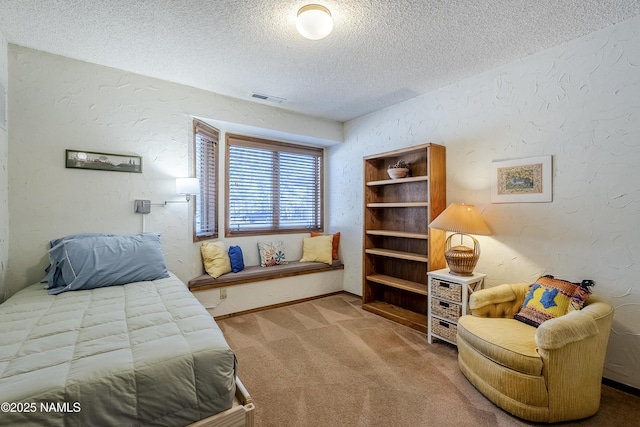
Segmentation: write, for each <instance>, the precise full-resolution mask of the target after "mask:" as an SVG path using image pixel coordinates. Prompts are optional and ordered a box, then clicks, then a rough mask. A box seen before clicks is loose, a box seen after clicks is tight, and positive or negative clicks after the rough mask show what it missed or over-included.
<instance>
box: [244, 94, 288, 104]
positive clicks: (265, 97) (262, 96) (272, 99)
mask: <svg viewBox="0 0 640 427" xmlns="http://www.w3.org/2000/svg"><path fill="white" fill-rule="evenodd" d="M251 97H252V98H256V99H261V100H263V101H269V102H275V103H276V104H282V103H283V102H284V101H286V99H284V98H278V97H277V96H271V95H265V94H262V93H252V94H251Z"/></svg>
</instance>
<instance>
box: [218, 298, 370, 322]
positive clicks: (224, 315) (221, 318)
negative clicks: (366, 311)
mask: <svg viewBox="0 0 640 427" xmlns="http://www.w3.org/2000/svg"><path fill="white" fill-rule="evenodd" d="M339 294H348V295H352V296H355V297H358V298H360V296H359V295H355V294H352V293H351V292H347V291H336V292H330V293H328V294H322V295H316V296H313V297H307V298H300V299H296V300H292V301H287V302H281V303H278V304H271V305H265V306H264V307H256V308H252V309H249V310H243V311H237V312H235V313H229V314H223V315H220V316H215V317H214V318H213V319H214V320H223V319H228V318H230V317H235V316H241V315H243V314H249V313H257V312H259V311H265V310H271V309H272V308H279V307H286V306H288V305H294V304H300V303H301V302H307V301H313V300H315V299H320V298H325V297H330V296H332V295H339Z"/></svg>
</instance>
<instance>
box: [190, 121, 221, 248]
mask: <svg viewBox="0 0 640 427" xmlns="http://www.w3.org/2000/svg"><path fill="white" fill-rule="evenodd" d="M219 135H220V133H219V132H218V130H217V129H215V128H212V127H211V126H209V125H207V124H206V123H203V122H201V121H199V120H194V121H193V143H194V149H193V152H194V156H193V157H194V162H193V163H194V167H195V174H196V177H197V178H198V179H199V180H200V195H199V196H196V198H195V211H194V219H193V241H194V242H197V241H199V240H205V239H214V238H216V237H218V210H217V203H216V202H217V191H216V187H217V180H216V168H217V165H218V138H219Z"/></svg>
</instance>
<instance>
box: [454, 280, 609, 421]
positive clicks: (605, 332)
mask: <svg viewBox="0 0 640 427" xmlns="http://www.w3.org/2000/svg"><path fill="white" fill-rule="evenodd" d="M527 288H528V284H527V283H519V284H511V285H500V286H496V287H493V288H488V289H483V290H480V291H477V292H474V293H473V294H472V295H471V298H470V300H469V309H470V310H471V314H470V315H466V316H462V317H461V318H460V319H459V322H458V331H457V343H458V362H459V365H460V369H461V370H462V372H463V374H464V375H465V376H466V377H467V379H469V381H470V382H471V383H472V384H473V385H474V386H475V387H476V388H477V389H478V390H479V391H480V392H481V393H482V394H484V395H485V396H486V397H487V398H488V399H489V400H491V401H492V402H493V403H495V404H496V405H498V406H499V407H501V408H503V409H504V410H506V411H507V412H510V413H511V414H513V415H515V416H517V417H519V418H523V419H525V420H529V421H534V422H557V421H567V420H575V419H579V418H585V417H588V416H591V415H593V414H595V413H596V412H597V411H598V408H599V406H600V392H601V382H602V370H603V365H604V358H605V353H606V349H607V342H608V339H609V331H610V329H611V322H612V318H613V307H612V306H611V305H610V304H609V303H607V302H606V301H604V300H603V299H601V298H598V297H597V296H595V295H591V296H590V298H589V299H588V301H587V303H586V304H585V305H584V307H583V308H582V309H581V310H575V311H571V312H569V313H567V314H565V315H563V316H560V317H557V318H555V319H550V320H547V321H545V322H544V323H542V324H541V325H540V326H539V327H538V328H536V327H534V326H530V325H527V324H525V323H522V322H520V321H518V320H515V319H513V316H514V315H515V314H516V313H517V312H518V310H519V308H520V307H521V306H522V303H523V301H524V298H525V296H526V294H527Z"/></svg>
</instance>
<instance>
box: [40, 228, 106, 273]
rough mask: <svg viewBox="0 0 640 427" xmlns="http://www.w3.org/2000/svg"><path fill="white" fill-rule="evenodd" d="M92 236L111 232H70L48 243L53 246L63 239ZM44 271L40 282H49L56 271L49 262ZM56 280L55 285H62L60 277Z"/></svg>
mask: <svg viewBox="0 0 640 427" xmlns="http://www.w3.org/2000/svg"><path fill="white" fill-rule="evenodd" d="M94 236H113V234H102V233H80V234H70V235H68V236H64V237H60V238H59V239H53V240H52V241H50V242H49V244H50V245H51V247H52V248H53V247H54V246H57V245H59V244H60V243H61V242H63V241H67V240H71V239H84V238H85V237H94ZM44 271H45V273H46V276H44V279H42V280H41V282H47V283H51V281H52V280H53V276H54V274H55V273H56V268H55V266H54V265H52V264H49V266H48V267H47V268H45V269H44ZM58 276H59V275H58ZM57 280H58V283H56V284H57V285H64V281H63V280H62V279H61V278H60V277H58V278H57Z"/></svg>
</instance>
